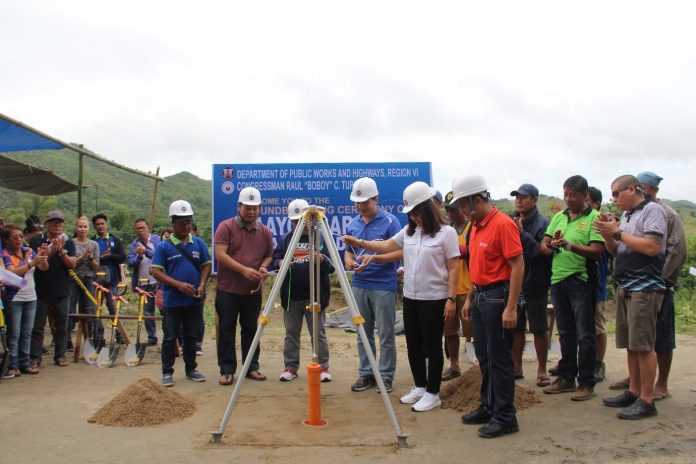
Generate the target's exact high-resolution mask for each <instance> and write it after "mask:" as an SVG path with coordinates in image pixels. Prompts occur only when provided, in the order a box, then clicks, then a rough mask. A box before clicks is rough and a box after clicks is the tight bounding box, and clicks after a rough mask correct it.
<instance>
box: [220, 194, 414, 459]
mask: <svg viewBox="0 0 696 464" xmlns="http://www.w3.org/2000/svg"><path fill="white" fill-rule="evenodd" d="M324 213H325V210H324V208H322V207H320V206H313V205H312V206H307V207H306V208H305V209H304V210H303V212H302V218H301V219H300V222H299V223H298V224H297V227H296V228H295V231H294V232H293V235H292V238H291V240H290V246H289V247H288V251H287V252H286V254H285V256H284V258H283V263H282V265H281V267H280V270H279V271H278V276H277V278H276V280H275V282H274V284H273V287H272V289H271V294H270V295H269V296H268V299H267V300H266V306H265V307H264V309H263V312H262V313H261V315H260V316H259V319H258V326H257V329H256V334H255V335H254V340H253V341H252V342H251V347H250V348H249V354H248V356H247V358H246V360H245V361H244V366H242V372H241V373H240V375H239V379H238V381H237V384H236V385H235V387H234V390H233V391H232V396H231V397H230V400H229V402H228V403H227V408H226V409H225V414H224V416H223V418H222V421H221V422H220V427H219V428H218V429H217V430H216V431H214V432H211V434H212V442H213V443H220V442H221V440H222V434H223V433H224V432H225V429H226V428H227V423H228V422H229V420H230V415H231V414H232V409H233V408H234V405H235V403H236V402H237V397H238V396H239V391H240V390H241V389H242V383H243V382H244V379H245V377H246V374H247V372H248V370H249V365H250V364H251V360H252V358H253V356H251V354H252V353H253V352H254V351H255V350H256V347H257V346H258V344H259V340H260V339H261V334H263V330H264V328H265V326H266V324H268V322H269V317H268V315H269V314H270V313H271V310H272V309H273V303H274V301H275V300H276V298H278V295H279V294H280V288H281V286H282V285H283V281H284V280H285V275H286V274H287V272H288V268H289V267H290V263H291V262H292V257H293V256H294V254H295V250H296V249H297V244H298V243H299V242H300V237H301V236H302V231H303V230H304V228H305V225H306V224H308V223H309V224H310V226H311V227H310V230H309V257H310V259H314V254H315V252H319V250H320V237H319V233H321V237H323V239H324V243H325V244H326V248H327V249H328V251H329V256H330V257H331V260H332V261H333V262H334V263H335V264H336V265H335V266H334V267H335V268H336V274H337V275H338V280H339V282H340V284H341V289H342V290H343V294H344V296H345V298H346V303H347V304H348V308H349V310H350V312H351V316H352V321H353V324H355V326H356V328H357V330H358V335H359V336H360V338H361V340H362V342H363V345H364V346H366V347H369V346H370V344H369V341H368V340H367V335H366V334H365V328H364V327H363V323H364V322H365V320H364V319H363V317H362V316H361V315H360V312H359V311H358V304H357V303H356V301H355V297H354V296H353V291H352V290H351V288H350V283H349V282H348V277H347V276H346V272H345V270H344V269H343V267H342V266H340V263H341V257H340V255H339V254H338V249H337V248H336V243H335V242H334V240H333V237H332V235H331V229H330V228H329V224H328V222H327V220H326V215H325V214H324ZM316 267H317V269H315V266H310V267H309V269H310V298H311V300H310V310H311V311H312V312H313V315H312V317H313V322H314V324H313V329H314V331H313V335H314V336H313V337H312V338H313V346H312V358H313V359H314V360H316V353H317V343H318V338H319V337H318V333H317V330H318V328H317V313H316V312H315V308H316V307H317V306H319V305H320V303H319V301H318V300H319V291H318V290H317V289H316V288H315V287H314V281H315V279H314V274H315V272H318V265H317V266H316ZM365 353H366V354H367V358H368V360H369V362H370V367H371V368H372V373H373V374H374V377H375V380H376V381H377V387H378V388H379V391H380V394H381V395H382V400H383V401H384V407H385V408H386V410H387V415H388V416H389V420H390V421H391V425H392V428H393V429H394V433H396V440H397V444H398V446H399V447H405V446H406V445H407V443H406V438H407V435H405V434H404V433H403V432H402V431H401V426H400V425H399V421H398V419H397V418H396V414H395V413H394V407H393V406H392V404H391V400H390V398H389V395H388V394H387V390H386V389H385V388H384V382H382V376H381V375H380V373H379V369H378V368H377V361H376V360H375V356H374V354H373V353H372V350H369V349H367V350H365Z"/></svg>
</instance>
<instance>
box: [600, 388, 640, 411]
mask: <svg viewBox="0 0 696 464" xmlns="http://www.w3.org/2000/svg"><path fill="white" fill-rule="evenodd" d="M637 399H638V397H637V396H635V395H634V394H633V393H631V390H624V391H623V393H621V394H620V395H618V396H610V397H608V398H604V399H603V400H602V402H603V403H604V406H608V407H610V408H625V407H627V406H630V405H632V404H633V403H635V401H636V400H637Z"/></svg>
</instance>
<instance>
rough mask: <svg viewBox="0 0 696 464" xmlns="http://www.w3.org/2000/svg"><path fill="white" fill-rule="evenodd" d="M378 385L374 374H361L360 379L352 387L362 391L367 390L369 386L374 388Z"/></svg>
mask: <svg viewBox="0 0 696 464" xmlns="http://www.w3.org/2000/svg"><path fill="white" fill-rule="evenodd" d="M375 385H376V383H375V378H374V376H372V375H371V374H370V375H361V376H360V377H358V380H356V381H355V383H354V384H353V385H351V386H350V389H351V390H352V391H354V392H361V391H365V390H367V389H368V388H372V387H374V386H375Z"/></svg>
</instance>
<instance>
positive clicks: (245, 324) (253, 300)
mask: <svg viewBox="0 0 696 464" xmlns="http://www.w3.org/2000/svg"><path fill="white" fill-rule="evenodd" d="M260 311H261V295H260V294H256V295H235V294H232V293H227V292H223V291H221V290H218V291H217V293H216V295H215V312H216V313H217V315H218V322H219V328H220V335H219V336H218V339H217V356H218V365H219V366H220V374H223V375H224V374H234V373H235V372H236V371H237V352H236V351H235V339H236V332H237V319H239V325H240V326H241V328H242V330H241V336H242V337H241V338H242V363H244V362H245V361H246V357H247V354H248V353H249V348H251V342H252V341H253V340H254V335H255V334H256V327H257V321H258V318H259V312H260ZM260 354H261V346H260V345H259V346H257V347H256V351H254V354H253V355H252V360H251V364H250V365H249V372H252V371H257V370H259V355H260Z"/></svg>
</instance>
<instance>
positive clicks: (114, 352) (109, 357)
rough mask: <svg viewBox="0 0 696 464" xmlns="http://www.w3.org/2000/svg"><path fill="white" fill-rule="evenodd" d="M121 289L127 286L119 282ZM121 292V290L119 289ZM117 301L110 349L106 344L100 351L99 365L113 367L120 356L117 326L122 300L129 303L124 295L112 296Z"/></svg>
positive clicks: (112, 323)
mask: <svg viewBox="0 0 696 464" xmlns="http://www.w3.org/2000/svg"><path fill="white" fill-rule="evenodd" d="M118 287H119V290H121V289H122V288H125V284H119V286H118ZM119 293H120V291H119ZM111 298H112V299H113V300H114V301H115V302H116V314H114V320H113V321H112V322H111V341H110V342H109V349H107V348H106V346H104V347H102V349H101V350H100V351H99V356H98V357H97V366H98V367H111V366H113V365H114V361H116V358H117V357H118V349H119V346H118V345H117V344H116V327H118V316H119V313H120V312H121V302H124V303H126V304H128V301H126V299H125V298H123V296H122V295H118V296H112V297H111Z"/></svg>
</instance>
